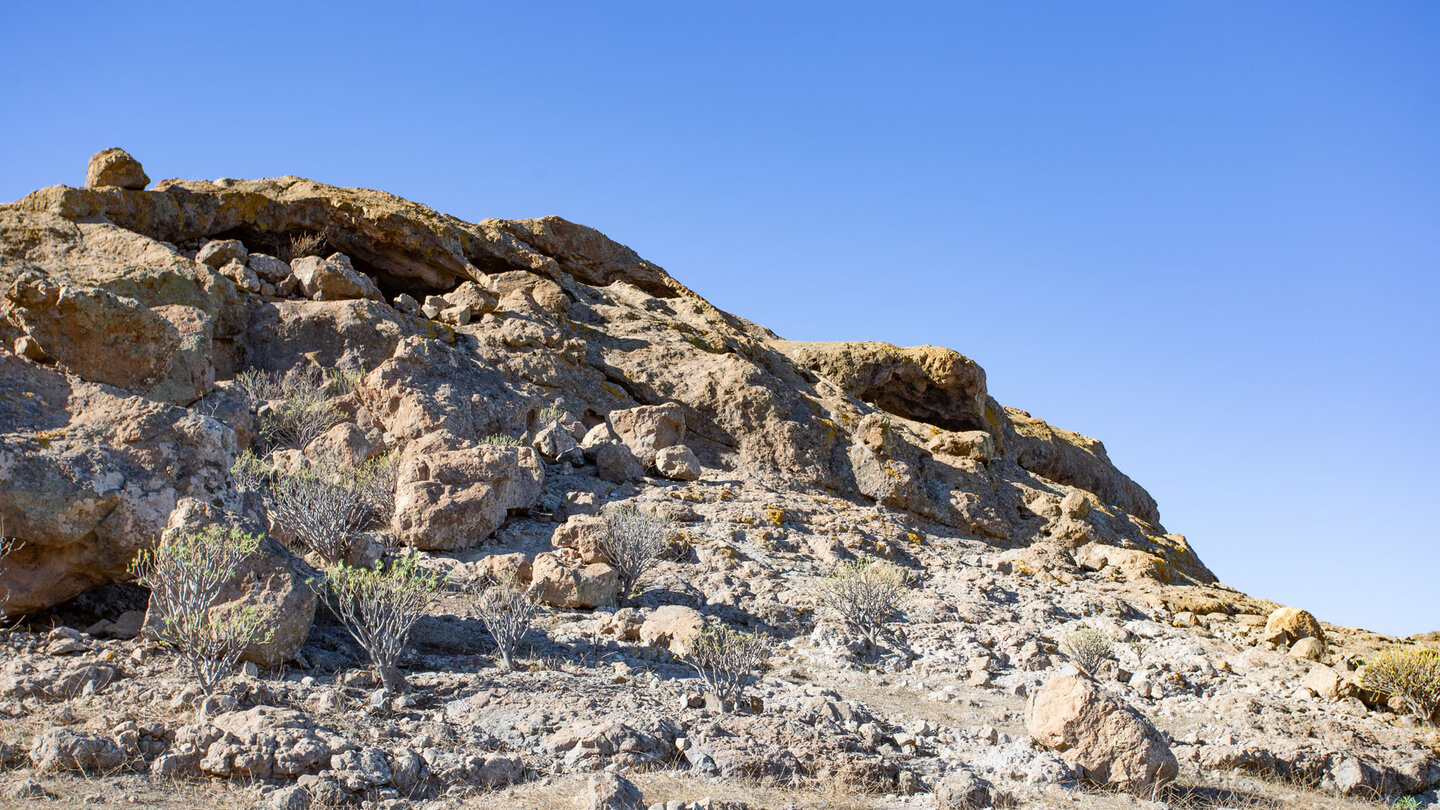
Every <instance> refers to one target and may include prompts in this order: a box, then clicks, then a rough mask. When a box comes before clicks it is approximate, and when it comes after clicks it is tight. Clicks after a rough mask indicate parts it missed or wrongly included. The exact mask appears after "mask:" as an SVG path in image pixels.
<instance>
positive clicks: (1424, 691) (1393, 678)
mask: <svg viewBox="0 0 1440 810" xmlns="http://www.w3.org/2000/svg"><path fill="white" fill-rule="evenodd" d="M1363 683H1364V685H1365V686H1366V688H1369V689H1373V690H1374V691H1376V692H1379V693H1380V694H1382V695H1389V696H1391V697H1397V698H1399V699H1400V701H1401V702H1402V703H1404V704H1405V708H1407V709H1409V710H1410V713H1411V714H1412V715H1414V716H1415V719H1417V720H1419V721H1420V722H1422V723H1427V722H1430V720H1431V719H1432V718H1433V717H1434V716H1435V711H1436V710H1437V709H1440V652H1435V651H1434V650H1422V649H1417V648H1409V649H1404V648H1401V649H1394V650H1386V651H1385V652H1382V653H1380V654H1379V655H1377V656H1375V657H1374V658H1373V659H1371V660H1370V661H1369V662H1368V663H1367V664H1365V675H1364V677H1363Z"/></svg>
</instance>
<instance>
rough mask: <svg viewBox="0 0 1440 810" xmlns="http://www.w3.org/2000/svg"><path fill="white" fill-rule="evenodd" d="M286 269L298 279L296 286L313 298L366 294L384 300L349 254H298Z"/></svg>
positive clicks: (323, 298)
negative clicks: (357, 268)
mask: <svg viewBox="0 0 1440 810" xmlns="http://www.w3.org/2000/svg"><path fill="white" fill-rule="evenodd" d="M290 270H291V272H293V273H294V274H295V278H296V279H297V280H298V281H299V282H300V290H301V291H302V292H304V293H305V295H306V296H307V297H309V298H313V299H314V300H316V301H343V300H345V299H349V298H369V299H370V300H372V301H384V300H385V296H384V295H382V294H381V293H380V288H379V287H376V286H375V282H374V281H372V280H371V279H370V277H369V276H367V275H365V274H364V273H361V272H360V271H358V270H356V269H355V266H354V265H353V264H351V263H350V257H349V256H346V255H345V254H343V253H332V254H331V255H330V256H329V257H328V258H324V259H322V258H320V257H319V256H302V257H301V258H298V259H295V260H294V261H292V262H290Z"/></svg>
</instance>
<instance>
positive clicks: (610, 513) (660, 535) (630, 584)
mask: <svg viewBox="0 0 1440 810" xmlns="http://www.w3.org/2000/svg"><path fill="white" fill-rule="evenodd" d="M604 519H605V529H604V531H602V532H601V533H600V538H599V540H598V541H597V542H596V544H595V545H596V548H597V549H598V550H599V552H600V556H601V557H604V558H605V562H607V563H609V564H610V567H611V568H614V569H615V572H616V573H617V574H619V575H620V600H621V601H622V602H625V601H629V599H630V597H631V596H633V595H634V593H635V586H636V585H638V584H639V583H640V580H641V579H642V578H643V577H644V576H645V575H646V574H647V573H649V572H650V569H652V568H654V567H655V566H656V564H658V563H659V562H660V561H661V560H662V559H664V557H665V554H666V553H667V552H668V551H669V550H670V540H671V538H672V537H673V536H674V534H675V522H674V521H673V520H670V519H669V518H666V517H662V516H661V515H657V514H655V513H654V512H645V511H641V510H639V509H636V508H635V507H633V506H618V507H612V508H610V509H606V510H605V514H604Z"/></svg>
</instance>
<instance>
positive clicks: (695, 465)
mask: <svg viewBox="0 0 1440 810" xmlns="http://www.w3.org/2000/svg"><path fill="white" fill-rule="evenodd" d="M655 469H656V470H657V471H659V473H660V475H661V476H662V477H664V478H669V479H670V480H672V481H695V480H697V479H699V478H700V471H701V470H700V459H698V458H696V457H695V452H694V451H693V450H691V449H690V448H688V447H686V446H685V445H683V444H679V445H672V446H670V447H666V448H664V449H662V450H661V451H660V452H658V453H656V454H655Z"/></svg>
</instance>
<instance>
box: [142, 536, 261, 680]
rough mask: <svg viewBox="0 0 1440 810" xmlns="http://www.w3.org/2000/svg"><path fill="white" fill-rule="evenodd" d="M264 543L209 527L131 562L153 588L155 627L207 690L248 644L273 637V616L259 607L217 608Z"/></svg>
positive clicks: (235, 660) (156, 637)
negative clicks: (220, 610)
mask: <svg viewBox="0 0 1440 810" xmlns="http://www.w3.org/2000/svg"><path fill="white" fill-rule="evenodd" d="M259 547H260V537H259V535H253V534H246V533H244V532H241V531H239V530H238V529H221V528H219V527H216V526H207V527H205V528H204V529H202V530H201V531H198V532H190V533H186V534H182V535H179V536H178V537H176V538H175V539H173V540H169V541H166V542H164V543H161V544H160V545H159V546H158V547H156V548H154V549H153V550H147V551H142V552H140V555H139V556H138V557H137V558H136V559H135V562H134V563H133V564H132V565H131V571H132V572H133V573H134V574H135V579H136V580H137V581H138V582H139V583H140V584H141V585H144V586H145V587H147V588H149V589H150V603H151V605H152V606H153V607H152V609H153V614H154V616H155V617H156V618H157V619H158V623H157V624H156V625H155V626H153V627H152V629H151V630H150V632H151V633H152V634H153V635H154V637H155V639H156V640H157V641H159V642H160V643H162V644H164V645H165V646H167V647H170V648H171V649H173V650H175V651H176V653H177V654H178V655H179V656H180V660H181V661H183V662H184V663H185V665H186V666H187V667H188V668H189V669H190V671H191V672H192V673H193V674H194V675H195V678H196V680H197V681H199V684H200V688H201V689H203V690H205V692H206V694H210V693H211V692H213V691H214V689H215V686H216V684H218V683H219V682H220V681H222V680H223V679H224V678H225V676H226V675H228V674H230V672H231V670H233V669H234V668H235V663H236V662H237V661H239V660H240V654H241V653H243V652H244V651H245V648H246V647H249V646H250V645H251V644H263V643H265V642H266V641H268V640H269V639H270V636H271V633H272V630H271V628H270V626H269V625H270V623H271V622H270V617H268V616H266V615H265V614H264V613H263V612H261V611H260V609H259V608H255V607H250V608H244V609H240V610H231V611H227V612H225V613H224V614H223V615H216V614H215V613H214V612H212V611H211V608H212V607H214V605H215V602H216V601H217V600H218V599H219V598H220V594H221V592H222V591H223V590H224V589H225V586H226V585H228V584H229V583H230V582H231V581H232V580H234V579H235V577H236V576H237V575H238V574H239V572H240V567H241V566H242V565H244V563H245V561H246V560H247V559H249V557H250V555H252V554H254V553H255V552H256V551H257V550H258V549H259Z"/></svg>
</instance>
